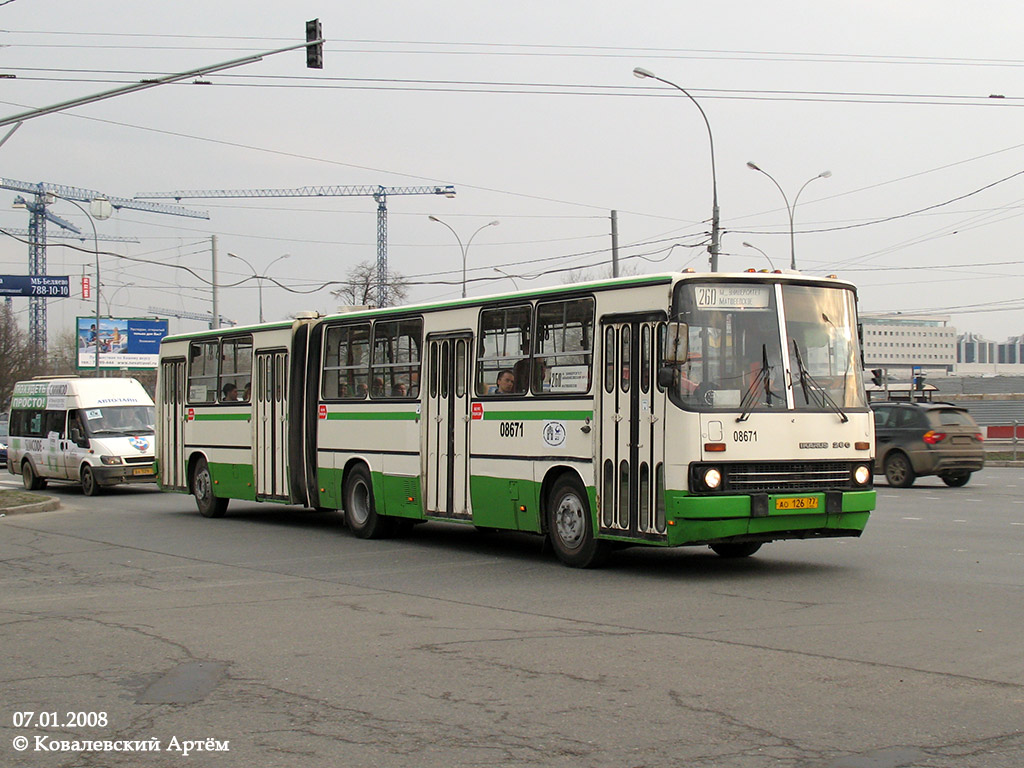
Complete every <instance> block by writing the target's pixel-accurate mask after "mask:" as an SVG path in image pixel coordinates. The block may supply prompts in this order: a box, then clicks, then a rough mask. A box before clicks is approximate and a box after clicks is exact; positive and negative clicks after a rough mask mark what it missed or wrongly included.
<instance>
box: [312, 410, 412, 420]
mask: <svg viewBox="0 0 1024 768" xmlns="http://www.w3.org/2000/svg"><path fill="white" fill-rule="evenodd" d="M419 417H420V416H419V414H418V413H416V412H415V411H343V412H332V413H328V414H327V420H328V421H415V420H416V419H418V418H419Z"/></svg>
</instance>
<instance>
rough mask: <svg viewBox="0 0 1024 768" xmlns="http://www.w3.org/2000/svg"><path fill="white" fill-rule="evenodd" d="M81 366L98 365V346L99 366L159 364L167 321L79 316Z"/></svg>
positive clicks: (116, 367) (145, 366)
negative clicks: (97, 350) (161, 343)
mask: <svg viewBox="0 0 1024 768" xmlns="http://www.w3.org/2000/svg"><path fill="white" fill-rule="evenodd" d="M75 335H76V336H77V337H78V367H79V368H94V367H95V366H96V346H97V344H98V345H99V350H100V368H113V369H122V368H156V366H157V360H158V359H159V355H160V340H161V339H162V338H163V337H164V336H166V335H167V321H166V320H154V319H152V318H149V319H136V318H130V317H101V318H100V327H99V328H96V318H95V317H80V318H78V324H77V329H76V334H75Z"/></svg>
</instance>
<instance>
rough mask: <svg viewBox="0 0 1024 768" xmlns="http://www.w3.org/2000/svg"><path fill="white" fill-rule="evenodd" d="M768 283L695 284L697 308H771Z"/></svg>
mask: <svg viewBox="0 0 1024 768" xmlns="http://www.w3.org/2000/svg"><path fill="white" fill-rule="evenodd" d="M771 292H772V287H771V286H770V285H741V284H737V283H712V284H708V285H695V286H694V288H693V293H694V296H696V298H697V308H698V309H739V310H743V309H746V310H751V309H753V310H766V309H770V308H771Z"/></svg>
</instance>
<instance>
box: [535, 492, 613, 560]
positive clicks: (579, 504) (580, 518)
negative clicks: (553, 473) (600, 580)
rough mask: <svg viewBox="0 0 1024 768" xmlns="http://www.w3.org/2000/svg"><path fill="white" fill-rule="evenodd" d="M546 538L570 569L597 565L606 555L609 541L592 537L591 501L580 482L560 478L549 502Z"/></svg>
mask: <svg viewBox="0 0 1024 768" xmlns="http://www.w3.org/2000/svg"><path fill="white" fill-rule="evenodd" d="M547 517H548V538H549V539H550V540H551V546H552V547H554V550H555V555H557V556H558V559H559V560H561V561H562V562H563V563H565V564H566V565H571V566H572V567H573V568H589V567H591V566H594V565H600V564H601V563H602V562H604V560H605V559H606V557H607V555H608V542H605V541H598V540H597V539H595V538H594V524H593V521H592V519H591V516H590V502H589V501H588V500H587V494H586V491H584V490H583V488H582V486H581V485H580V483H579V481H578V480H576V479H575V478H573V477H571V476H563V477H561V478H559V480H558V481H557V482H556V483H555V486H554V488H552V490H551V496H550V497H549V499H548V511H547Z"/></svg>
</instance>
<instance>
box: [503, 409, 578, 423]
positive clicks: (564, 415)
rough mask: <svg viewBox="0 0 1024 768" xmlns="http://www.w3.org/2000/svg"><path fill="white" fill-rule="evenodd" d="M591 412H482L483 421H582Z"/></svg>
mask: <svg viewBox="0 0 1024 768" xmlns="http://www.w3.org/2000/svg"><path fill="white" fill-rule="evenodd" d="M592 418H594V412H593V411H488V410H485V411H484V421H584V420H586V419H592Z"/></svg>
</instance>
